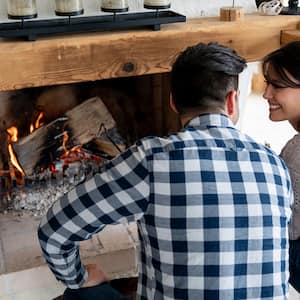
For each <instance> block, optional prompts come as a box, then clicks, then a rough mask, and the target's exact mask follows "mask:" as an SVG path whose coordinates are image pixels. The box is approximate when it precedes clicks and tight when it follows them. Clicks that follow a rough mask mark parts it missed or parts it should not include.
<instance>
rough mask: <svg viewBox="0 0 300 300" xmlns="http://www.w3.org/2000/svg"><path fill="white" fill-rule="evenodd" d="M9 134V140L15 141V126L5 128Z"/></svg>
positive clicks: (16, 132) (16, 130) (16, 134)
mask: <svg viewBox="0 0 300 300" xmlns="http://www.w3.org/2000/svg"><path fill="white" fill-rule="evenodd" d="M6 131H7V132H8V134H9V136H10V141H11V142H16V141H17V140H18V128H17V127H15V126H12V127H10V128H8V129H7V130H6Z"/></svg>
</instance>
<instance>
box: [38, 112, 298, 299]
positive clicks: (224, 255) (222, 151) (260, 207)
mask: <svg viewBox="0 0 300 300" xmlns="http://www.w3.org/2000/svg"><path fill="white" fill-rule="evenodd" d="M292 201H293V195H292V191H291V183H290V178H289V174H288V172H287V168H286V166H285V164H284V162H283V161H282V160H281V159H280V158H279V157H278V156H277V155H276V154H274V153H273V151H272V150H270V149H268V148H265V147H264V146H262V145H259V144H257V143H256V142H254V141H253V140H252V139H250V138H249V137H248V136H246V135H244V134H242V133H240V132H239V131H238V130H237V129H235V128H234V126H233V125H232V123H231V121H230V120H229V119H228V117H226V116H225V115H220V114H207V115H201V116H199V117H196V118H194V119H193V120H191V121H190V122H189V123H188V125H187V126H186V127H185V128H184V129H183V130H182V131H181V132H179V133H176V134H172V135H170V136H168V137H166V138H158V137H148V138H145V139H142V140H141V141H139V142H138V143H137V144H136V145H135V146H133V147H131V148H129V149H128V150H127V151H126V152H124V153H123V154H121V155H120V156H119V157H117V158H115V159H114V160H112V161H111V162H109V163H108V164H107V166H106V171H105V172H103V173H100V174H97V175H96V176H95V177H94V178H92V179H90V180H89V181H87V182H86V183H84V184H82V185H80V186H78V187H77V188H76V189H74V190H73V191H71V192H70V193H68V194H66V195H65V196H64V197H63V198H62V199H61V200H60V201H58V202H57V203H55V204H54V206H53V207H52V208H51V209H50V210H49V211H48V213H47V215H46V216H45V218H44V219H43V221H42V223H41V226H40V229H39V239H40V243H41V247H42V249H43V252H44V255H45V258H46V260H47V262H48V264H49V266H50V268H51V269H52V271H53V273H54V274H55V275H56V277H57V279H58V280H61V281H63V282H64V283H65V284H66V285H67V286H69V287H71V288H78V287H80V286H81V285H82V284H83V282H84V280H85V277H86V272H85V269H84V268H83V267H82V265H81V261H80V258H79V251H78V243H77V241H81V240H84V239H88V238H90V237H91V235H92V234H93V233H95V232H98V231H100V230H101V229H102V228H103V227H104V226H105V225H106V224H114V223H118V222H122V221H124V220H127V221H133V220H136V221H137V222H138V229H139V236H140V243H141V256H140V270H139V271H140V274H139V283H138V291H137V298H138V299H147V300H148V299H166V300H171V299H172V300H173V299H193V300H194V299H213V300H216V299H222V300H225V299H226V300H227V299H272V300H274V299H287V283H288V231H287V225H288V222H289V219H290V214H291V212H290V206H291V203H292Z"/></svg>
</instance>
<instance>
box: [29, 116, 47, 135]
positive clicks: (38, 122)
mask: <svg viewBox="0 0 300 300" xmlns="http://www.w3.org/2000/svg"><path fill="white" fill-rule="evenodd" d="M43 116H44V114H43V113H42V112H40V113H39V115H38V117H37V119H36V120H35V122H34V124H30V128H29V132H30V133H32V132H33V131H34V130H35V129H38V128H39V127H41V126H43V125H44V123H43V122H41V119H42V118H43Z"/></svg>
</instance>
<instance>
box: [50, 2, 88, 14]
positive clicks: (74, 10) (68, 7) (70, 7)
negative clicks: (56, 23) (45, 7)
mask: <svg viewBox="0 0 300 300" xmlns="http://www.w3.org/2000/svg"><path fill="white" fill-rule="evenodd" d="M83 12H84V9H83V4H82V0H55V13H56V15H58V16H77V15H81V14H83Z"/></svg>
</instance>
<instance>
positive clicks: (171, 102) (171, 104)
mask: <svg viewBox="0 0 300 300" xmlns="http://www.w3.org/2000/svg"><path fill="white" fill-rule="evenodd" d="M170 107H171V108H172V110H173V111H174V112H175V113H176V114H178V110H177V108H176V105H175V103H174V99H173V96H172V94H170Z"/></svg>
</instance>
